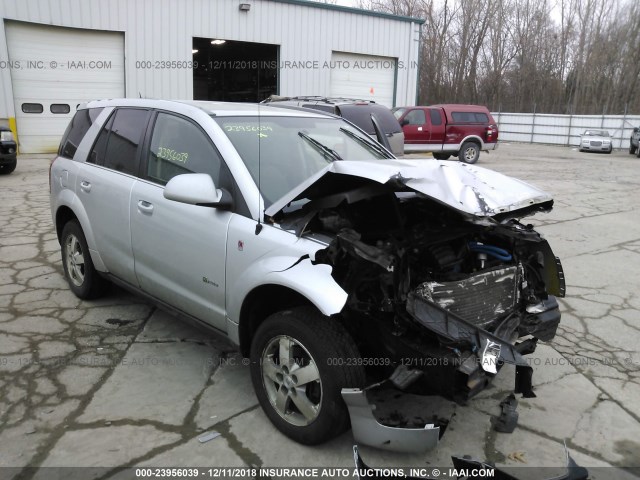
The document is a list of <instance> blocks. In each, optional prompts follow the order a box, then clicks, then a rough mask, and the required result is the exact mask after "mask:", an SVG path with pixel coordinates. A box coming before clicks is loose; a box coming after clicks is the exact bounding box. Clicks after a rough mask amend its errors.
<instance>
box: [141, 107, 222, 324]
mask: <svg viewBox="0 0 640 480" xmlns="http://www.w3.org/2000/svg"><path fill="white" fill-rule="evenodd" d="M145 152H146V154H145V157H146V158H145V159H144V160H143V165H142V172H141V175H140V181H139V182H137V184H136V185H135V187H134V189H133V191H132V194H131V238H132V245H133V256H134V259H135V274H136V277H137V279H138V282H139V284H140V287H141V288H142V290H144V291H145V292H146V293H148V294H150V295H152V296H154V297H156V298H158V299H160V300H162V301H163V302H166V303H168V304H170V305H171V306H173V307H175V308H178V309H179V310H182V311H183V312H186V313H188V314H190V315H192V316H194V317H196V318H198V319H200V320H202V321H205V322H206V323H209V324H210V325H212V326H213V327H216V328H217V329H219V330H225V328H226V323H225V258H226V242H227V229H228V225H229V221H230V220H231V216H232V215H233V213H231V212H229V211H223V210H218V209H216V208H212V207H207V206H197V205H187V204H184V203H180V202H176V201H172V200H168V199H166V198H164V195H163V193H164V187H165V185H166V183H167V182H168V181H169V180H170V179H171V178H173V177H174V176H176V175H180V174H183V173H207V174H209V175H210V176H211V178H212V179H213V182H214V183H215V185H216V186H219V185H221V181H223V177H225V176H227V175H228V176H230V173H229V172H228V170H227V168H226V165H225V163H224V161H223V159H222V157H221V156H220V154H219V152H218V150H217V149H216V148H215V146H214V145H213V143H212V142H211V140H210V138H209V137H208V136H207V135H206V133H205V132H204V131H203V130H202V129H201V128H200V126H198V125H197V124H196V123H194V122H192V121H191V120H190V119H188V118H186V117H182V116H180V115H176V114H172V113H168V112H158V113H157V116H156V118H155V122H154V124H153V130H152V132H151V135H150V140H149V146H148V148H147V149H146V150H145ZM223 183H224V182H223Z"/></svg>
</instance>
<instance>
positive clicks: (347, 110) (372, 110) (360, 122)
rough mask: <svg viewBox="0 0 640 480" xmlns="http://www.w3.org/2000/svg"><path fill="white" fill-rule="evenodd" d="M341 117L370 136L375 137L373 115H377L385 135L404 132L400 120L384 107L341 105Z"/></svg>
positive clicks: (374, 105)
mask: <svg viewBox="0 0 640 480" xmlns="http://www.w3.org/2000/svg"><path fill="white" fill-rule="evenodd" d="M339 111H340V115H341V116H342V117H344V118H346V119H347V120H349V121H350V122H352V123H355V124H356V125H357V126H358V127H360V128H361V129H362V130H364V131H365V132H367V133H368V134H369V135H375V133H376V132H375V130H374V128H373V122H372V121H371V114H373V115H375V117H376V119H377V120H378V122H379V123H380V127H381V128H382V129H383V130H384V132H385V133H398V132H401V131H402V128H401V127H400V123H398V119H397V118H396V117H394V116H393V113H391V110H389V109H388V108H386V107H383V106H382V105H376V104H366V105H340V107H339Z"/></svg>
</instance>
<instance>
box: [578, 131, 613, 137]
mask: <svg viewBox="0 0 640 480" xmlns="http://www.w3.org/2000/svg"><path fill="white" fill-rule="evenodd" d="M583 135H585V136H588V137H609V136H610V135H609V132H607V131H606V130H587V131H585V132H584V134H583Z"/></svg>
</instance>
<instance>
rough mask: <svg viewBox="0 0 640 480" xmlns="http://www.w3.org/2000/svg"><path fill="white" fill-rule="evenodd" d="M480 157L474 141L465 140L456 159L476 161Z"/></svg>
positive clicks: (468, 161) (478, 148)
mask: <svg viewBox="0 0 640 480" xmlns="http://www.w3.org/2000/svg"><path fill="white" fill-rule="evenodd" d="M478 158H480V146H479V145H478V144H477V143H474V142H465V143H463V144H462V148H461V149H460V153H459V154H458V159H459V160H461V161H463V162H465V163H476V162H477V161H478Z"/></svg>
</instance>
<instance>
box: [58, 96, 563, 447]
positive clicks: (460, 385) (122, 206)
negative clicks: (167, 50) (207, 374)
mask: <svg viewBox="0 0 640 480" xmlns="http://www.w3.org/2000/svg"><path fill="white" fill-rule="evenodd" d="M50 188H51V214H52V217H53V221H54V225H55V230H56V232H57V236H58V240H59V242H60V245H61V254H62V264H63V269H64V275H65V278H66V280H67V282H68V285H69V288H70V289H71V290H72V291H73V292H74V293H75V295H76V296H78V297H79V298H83V299H87V298H95V297H98V296H100V295H101V294H103V293H104V291H105V286H106V283H107V282H108V281H111V282H114V283H116V284H118V285H121V286H122V287H124V288H126V289H129V290H131V291H132V292H136V293H138V294H140V295H141V296H144V297H146V298H147V299H149V300H150V301H152V302H155V303H156V304H157V305H159V306H160V307H162V308H164V309H167V310H169V311H173V312H177V313H179V314H180V315H181V316H182V317H183V318H185V319H187V320H189V321H191V322H193V323H196V324H199V325H202V326H204V327H207V328H208V329H210V330H212V331H215V332H217V333H219V334H222V335H226V336H227V337H228V338H229V339H230V340H231V341H232V342H234V343H235V344H237V345H238V347H239V349H240V351H241V352H242V354H243V355H245V356H246V357H249V358H250V372H251V379H252V381H253V385H254V388H255V391H256V394H257V397H258V399H259V401H260V404H261V406H262V408H263V409H264V411H265V413H266V415H267V416H268V417H269V419H270V420H271V422H273V424H274V425H275V426H276V427H277V428H278V429H280V430H281V431H282V432H283V433H284V434H286V435H288V436H289V437H291V438H292V439H295V440H297V441H298V442H301V443H304V444H317V443H320V442H323V441H325V440H328V439H329V438H332V437H334V436H336V435H338V434H340V433H341V432H342V431H344V430H345V429H346V428H347V427H348V425H349V418H350V417H349V415H350V414H351V418H352V419H353V415H355V416H356V417H357V416H359V415H362V414H363V412H364V410H363V409H362V408H359V407H362V406H363V402H364V405H365V406H366V405H367V399H366V393H367V391H365V390H363V388H364V387H365V386H367V385H370V384H372V383H377V382H379V381H382V380H385V379H387V378H392V379H393V381H392V383H393V384H394V385H397V386H398V388H401V389H405V390H406V389H408V388H411V389H415V390H414V391H417V392H422V394H425V393H428V392H431V393H437V394H440V395H443V396H445V397H447V398H451V399H454V400H456V401H458V402H461V403H464V402H466V401H467V400H468V399H469V398H471V397H472V396H474V395H475V394H477V393H478V392H480V391H482V390H483V389H484V388H485V387H486V386H487V385H488V384H489V383H490V382H491V380H492V379H493V378H494V377H495V375H496V374H497V373H498V370H500V368H501V366H502V365H503V363H505V362H506V363H512V364H515V365H516V373H517V375H516V387H515V390H516V392H521V393H523V394H524V395H525V396H529V397H533V396H535V395H534V394H533V392H532V385H531V375H532V369H531V366H530V365H529V364H528V363H527V361H525V360H524V358H523V357H522V355H524V354H526V353H531V352H533V351H534V350H535V346H536V342H537V339H540V340H543V341H549V340H550V339H552V338H553V337H554V335H555V333H556V328H557V326H558V323H559V321H560V311H559V308H558V302H557V301H556V297H555V296H558V295H559V296H563V295H564V290H565V287H564V278H563V273H562V268H561V265H560V262H559V260H558V259H557V258H556V257H555V255H554V254H553V253H552V251H551V248H550V247H549V244H548V243H547V241H546V240H545V239H543V238H542V237H541V236H540V235H539V234H538V233H537V232H536V231H535V230H533V228H532V227H531V225H525V224H522V223H520V221H519V220H520V219H521V218H522V217H525V216H528V215H531V214H534V213H536V212H541V211H542V212H545V211H549V210H551V208H552V205H553V200H552V198H551V196H549V195H548V194H547V193H545V192H543V191H541V190H539V189H537V188H535V187H533V186H531V185H528V184H526V183H524V182H521V181H518V180H515V179H512V178H510V177H507V176H504V175H501V174H499V173H496V172H492V171H490V170H486V169H483V168H473V169H470V168H468V167H466V166H465V165H462V164H460V163H451V162H441V161H437V160H431V161H423V160H422V161H415V160H414V161H410V160H404V161H403V160H397V159H394V158H393V156H392V155H391V154H389V153H388V151H387V150H385V149H383V148H381V147H380V145H379V144H378V143H377V142H374V141H372V140H371V139H370V137H369V136H367V135H366V134H365V133H363V132H362V131H360V130H359V129H358V128H356V127H354V126H352V125H351V124H350V123H348V122H346V121H345V120H344V119H341V118H338V117H335V116H329V115H324V114H323V113H321V112H316V111H312V110H305V111H301V110H290V109H284V108H269V107H266V108H265V106H257V105H250V104H225V103H216V102H189V101H183V102H170V101H163V100H145V99H122V100H104V101H96V102H90V103H88V104H84V105H81V106H80V107H79V109H78V111H77V112H76V114H75V116H74V117H73V119H72V120H71V123H70V125H69V127H68V129H67V131H66V133H65V134H64V137H63V138H62V141H61V144H60V148H59V151H58V155H57V156H56V158H55V159H54V160H53V163H52V165H51V169H50ZM523 337H527V339H526V340H523V341H522V342H520V343H516V340H517V339H518V338H523ZM167 388H171V386H170V385H167ZM397 396H398V397H401V396H402V391H400V390H399V391H398V395H397ZM354 404H356V405H357V406H356V407H354ZM348 405H349V408H348ZM350 407H353V410H354V412H355V413H354V412H351V408H350ZM361 420H362V419H361ZM364 421H367V422H372V423H371V428H366V431H367V433H366V435H362V436H360V437H356V441H358V442H361V443H365V444H374V445H376V446H380V447H382V448H401V447H402V446H403V445H406V442H409V443H412V442H417V439H416V433H415V429H407V428H408V427H407V428H403V427H398V426H397V425H396V427H394V426H383V425H381V424H379V423H376V421H375V419H373V415H371V416H370V418H369V419H367V420H364ZM415 421H417V420H415V419H412V420H411V422H415ZM358 424H359V425H360V426H361V425H362V423H360V422H359V423H358ZM419 429H420V431H421V432H422V433H420V435H424V436H425V437H426V440H425V439H423V440H425V441H424V442H422V443H421V442H418V446H433V445H434V444H435V443H436V442H437V441H438V437H439V426H438V424H437V423H435V424H434V422H433V421H432V420H431V419H425V421H424V423H423V424H422V425H421V426H420V427H419ZM358 432H361V430H358ZM354 435H355V433H354ZM358 435H360V433H358ZM389 435H392V436H393V438H394V439H395V438H399V437H404V438H407V439H408V440H405V443H404V444H400V447H399V446H398V444H397V443H395V440H394V441H390V440H389Z"/></svg>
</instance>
